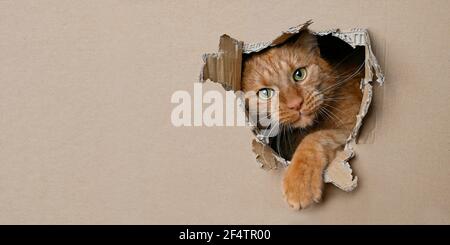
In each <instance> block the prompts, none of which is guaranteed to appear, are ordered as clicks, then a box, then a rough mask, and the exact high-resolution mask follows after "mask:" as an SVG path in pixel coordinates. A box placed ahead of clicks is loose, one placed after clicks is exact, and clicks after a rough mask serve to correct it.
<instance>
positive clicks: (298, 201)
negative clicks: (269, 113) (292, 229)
mask: <svg viewBox="0 0 450 245" xmlns="http://www.w3.org/2000/svg"><path fill="white" fill-rule="evenodd" d="M244 58H245V59H244V65H243V76H242V87H243V91H244V92H249V91H253V92H255V93H256V94H257V96H258V102H257V103H258V104H259V105H263V104H266V105H267V103H270V101H271V100H273V99H274V98H276V97H278V98H276V99H278V101H279V106H278V114H279V123H280V125H281V127H282V128H288V129H289V130H288V131H290V133H289V134H290V135H291V136H293V137H296V142H297V144H298V146H297V147H296V148H295V151H294V152H293V155H292V159H291V164H290V165H289V167H288V168H287V170H286V172H285V174H284V178H283V183H282V187H283V194H284V197H285V200H286V201H287V203H288V204H289V205H290V206H291V207H293V208H295V209H303V208H306V207H308V206H309V205H311V204H312V203H313V202H319V201H320V200H321V197H322V189H323V183H324V182H323V171H324V169H325V167H326V166H327V164H328V163H329V161H330V160H332V159H334V157H335V154H336V151H337V150H339V149H342V147H343V145H344V144H345V141H346V139H347V138H348V136H349V135H350V132H351V130H352V129H353V127H354V125H355V122H356V114H357V113H358V110H359V107H360V104H361V99H362V94H361V91H360V89H359V84H360V81H361V78H362V77H363V73H364V63H363V62H362V63H360V64H358V65H357V66H356V68H355V67H352V68H348V67H347V66H346V65H342V63H343V62H338V63H337V64H333V66H332V65H331V64H330V63H329V62H327V61H326V60H325V59H324V58H322V57H321V53H320V48H319V45H318V41H317V38H316V36H314V35H313V34H311V33H310V32H309V31H308V30H305V31H302V32H301V33H299V34H298V35H297V36H294V37H292V38H291V39H290V40H288V41H287V42H286V43H284V44H282V45H280V46H276V47H272V48H270V49H268V50H265V51H262V52H259V53H255V54H251V55H249V56H248V57H244ZM273 87H276V88H277V90H274V89H272V88H273ZM305 132H306V133H305ZM294 146H295V145H294Z"/></svg>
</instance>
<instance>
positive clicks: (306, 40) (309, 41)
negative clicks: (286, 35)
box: [293, 29, 320, 55]
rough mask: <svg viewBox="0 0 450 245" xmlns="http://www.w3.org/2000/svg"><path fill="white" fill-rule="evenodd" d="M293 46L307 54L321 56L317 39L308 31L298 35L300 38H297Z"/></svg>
mask: <svg viewBox="0 0 450 245" xmlns="http://www.w3.org/2000/svg"><path fill="white" fill-rule="evenodd" d="M293 45H294V46H295V47H296V48H300V49H302V50H303V52H305V53H315V54H317V55H320V49H319V44H318V42H317V37H316V36H315V35H314V34H312V33H311V31H310V30H308V29H306V30H304V31H301V32H300V33H299V34H298V37H296V39H295V41H294V43H293Z"/></svg>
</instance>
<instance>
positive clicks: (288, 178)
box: [283, 164, 323, 210]
mask: <svg viewBox="0 0 450 245" xmlns="http://www.w3.org/2000/svg"><path fill="white" fill-rule="evenodd" d="M322 187H323V179H322V169H319V168H317V169H316V168H314V166H308V165H305V164H303V165H300V166H292V165H291V166H289V168H288V169H287V170H286V174H285V176H284V179H283V194H284V199H285V200H286V202H287V203H288V204H289V206H291V207H292V208H294V209H297V210H300V209H304V208H306V207H308V206H310V205H311V204H313V203H314V202H316V203H318V202H320V200H321V198H322Z"/></svg>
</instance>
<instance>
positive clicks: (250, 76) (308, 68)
mask: <svg viewBox="0 0 450 245" xmlns="http://www.w3.org/2000/svg"><path fill="white" fill-rule="evenodd" d="M244 59H245V60H244V65H243V75H242V89H243V91H244V92H246V93H247V92H254V93H253V94H255V97H256V101H257V104H258V108H266V109H267V110H268V111H269V114H270V115H274V114H275V113H276V114H277V117H275V118H277V120H279V122H280V123H281V124H284V125H289V126H291V127H294V128H306V127H308V126H312V125H313V124H314V122H315V120H316V118H317V116H318V114H319V113H318V112H319V110H320V107H321V105H322V104H323V103H324V101H325V98H326V97H327V96H328V95H329V94H328V93H329V92H331V91H330V90H329V89H327V88H329V87H330V86H332V85H333V79H332V78H333V74H332V69H331V68H330V66H329V65H328V63H327V62H326V61H325V60H323V59H322V58H321V57H320V50H319V47H318V43H317V39H316V37H315V36H314V35H313V34H311V33H310V32H309V31H307V30H306V31H302V32H301V33H299V34H298V35H297V36H294V37H292V38H291V39H290V40H288V41H287V42H285V43H284V44H282V45H280V46H276V47H272V48H270V49H268V50H265V51H262V52H259V53H255V54H251V55H249V56H247V57H244ZM275 100H276V101H277V104H278V105H277V107H278V108H275V109H270V108H268V107H269V106H268V105H269V104H270V103H272V102H273V101H275ZM250 113H252V111H250Z"/></svg>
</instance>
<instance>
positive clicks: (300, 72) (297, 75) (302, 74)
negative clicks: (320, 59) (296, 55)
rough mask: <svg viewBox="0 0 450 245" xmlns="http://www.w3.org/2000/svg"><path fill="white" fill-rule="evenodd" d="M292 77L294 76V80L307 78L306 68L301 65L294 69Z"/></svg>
mask: <svg viewBox="0 0 450 245" xmlns="http://www.w3.org/2000/svg"><path fill="white" fill-rule="evenodd" d="M292 78H294V81H296V82H299V81H303V80H305V78H306V68H305V67H301V68H298V69H297V70H295V71H294V74H293V75H292Z"/></svg>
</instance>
